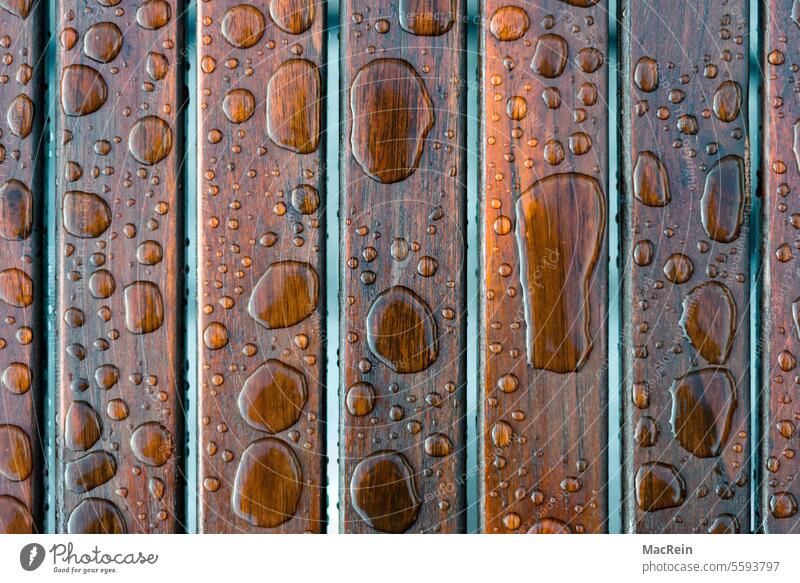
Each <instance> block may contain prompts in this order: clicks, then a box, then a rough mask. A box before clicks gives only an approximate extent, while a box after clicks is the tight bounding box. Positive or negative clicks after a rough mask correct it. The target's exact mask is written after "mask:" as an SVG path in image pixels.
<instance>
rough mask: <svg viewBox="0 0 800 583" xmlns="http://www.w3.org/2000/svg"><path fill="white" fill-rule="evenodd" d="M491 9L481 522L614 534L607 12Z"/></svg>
mask: <svg viewBox="0 0 800 583" xmlns="http://www.w3.org/2000/svg"><path fill="white" fill-rule="evenodd" d="M483 8H484V22H485V25H484V27H483V28H482V33H481V39H482V43H483V55H484V56H483V62H482V74H483V76H482V80H483V84H482V100H481V105H482V116H481V124H482V136H481V138H482V152H483V174H482V176H483V197H482V198H483V200H482V208H481V213H482V217H483V241H482V243H483V245H482V248H483V256H482V265H483V269H482V273H481V276H482V277H481V300H482V314H481V339H482V345H481V364H482V366H481V374H482V382H483V390H482V403H483V404H482V409H481V411H482V416H481V429H480V431H481V436H482V449H481V468H482V476H481V488H482V495H481V523H482V528H483V531H484V532H486V533H514V532H519V533H525V532H530V533H550V532H557V533H562V532H573V533H583V532H589V533H596V532H605V531H606V530H607V520H608V506H607V502H606V483H607V475H608V472H607V469H606V466H607V457H608V456H607V444H608V435H607V434H608V431H607V425H608V410H607V409H608V400H607V396H606V382H607V361H608V346H607V335H608V329H607V325H606V310H607V307H606V306H607V302H608V293H607V290H608V282H607V280H608V268H607V263H608V246H607V235H606V227H607V224H608V222H609V220H610V219H609V217H608V202H607V196H608V195H607V188H608V139H607V130H608V115H609V114H608V105H607V104H608V83H607V79H608V67H607V64H606V58H607V55H608V17H607V10H608V7H607V3H606V2H601V3H599V4H598V3H597V2H568V3H565V2H561V1H556V0H548V1H545V2H540V3H538V4H536V5H534V4H525V5H524V8H523V7H522V5H509V4H508V3H507V2H505V1H502V0H488V1H487V2H486V3H485V4H484V6H483Z"/></svg>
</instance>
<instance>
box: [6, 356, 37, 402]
mask: <svg viewBox="0 0 800 583" xmlns="http://www.w3.org/2000/svg"><path fill="white" fill-rule="evenodd" d="M3 386H5V388H7V389H8V390H9V391H11V392H12V393H14V394H15V395H23V394H25V393H27V392H28V391H29V390H30V388H31V369H30V368H29V367H28V365H27V364H23V363H21V362H12V363H11V364H9V365H8V366H7V367H6V369H5V370H4V371H3Z"/></svg>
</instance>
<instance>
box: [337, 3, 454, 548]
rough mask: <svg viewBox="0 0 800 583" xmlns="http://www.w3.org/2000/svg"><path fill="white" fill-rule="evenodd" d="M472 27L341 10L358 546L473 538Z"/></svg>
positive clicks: (345, 492) (346, 431) (442, 16)
mask: <svg viewBox="0 0 800 583" xmlns="http://www.w3.org/2000/svg"><path fill="white" fill-rule="evenodd" d="M434 11H435V12H436V13H435V14H434ZM464 14H465V2H464V1H463V0H458V1H455V0H453V1H451V2H435V3H429V2H422V3H420V2H405V1H404V2H400V3H397V2H390V1H387V0H381V1H380V2H364V1H362V0H348V1H347V2H344V3H342V15H341V19H342V29H341V35H342V54H341V56H342V60H341V62H342V74H341V115H342V122H343V123H342V129H341V131H342V142H341V148H342V164H341V197H342V198H341V200H342V202H341V207H340V219H341V237H342V239H341V274H342V279H341V288H340V297H341V312H340V322H341V323H340V335H341V336H340V348H341V349H340V366H341V371H342V372H341V387H340V390H341V401H340V402H341V417H340V423H341V428H340V447H341V453H340V456H341V458H340V468H341V470H340V489H341V494H340V509H341V514H340V517H341V521H340V529H341V530H342V531H344V532H348V533H375V532H392V533H400V532H410V533H416V532H442V533H452V532H464V530H465V528H466V513H465V509H466V474H465V470H466V447H467V442H466V417H465V415H466V412H467V403H466V387H465V385H466V352H465V349H466V338H465V331H466V315H465V306H466V297H465V295H466V288H465V285H466V277H465V276H466V274H465V268H466V259H465V257H466V254H465V251H466V241H465V240H464V236H465V233H466V217H467V215H466V208H465V202H466V157H465V147H466V130H465V113H466V93H467V87H466V84H465V78H466V77H465V75H466V70H465V65H466V56H465V53H464V48H465V41H466V27H465V24H464V18H463V16H464Z"/></svg>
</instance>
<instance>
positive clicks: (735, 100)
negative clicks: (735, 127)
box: [714, 79, 742, 122]
mask: <svg viewBox="0 0 800 583" xmlns="http://www.w3.org/2000/svg"><path fill="white" fill-rule="evenodd" d="M741 107H742V88H741V86H740V85H739V84H738V83H737V82H736V81H732V80H730V79H728V80H727V81H723V82H722V84H721V85H720V86H719V87H717V90H716V91H715V92H714V115H716V116H717V119H719V120H720V121H724V122H731V121H733V120H735V119H736V118H737V117H739V111H740V110H741Z"/></svg>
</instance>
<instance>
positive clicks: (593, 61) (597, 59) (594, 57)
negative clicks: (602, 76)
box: [575, 47, 604, 75]
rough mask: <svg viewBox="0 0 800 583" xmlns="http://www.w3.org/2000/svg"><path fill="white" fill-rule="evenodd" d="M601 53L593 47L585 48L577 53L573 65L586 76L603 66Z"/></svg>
mask: <svg viewBox="0 0 800 583" xmlns="http://www.w3.org/2000/svg"><path fill="white" fill-rule="evenodd" d="M603 60H604V59H603V53H601V52H600V51H599V50H597V49H596V48H594V47H586V48H583V49H581V50H580V51H578V54H577V55H576V56H575V64H576V65H578V68H579V69H580V70H581V71H583V72H584V73H586V74H587V75H589V74H591V73H594V72H595V71H597V70H598V69H599V68H600V67H601V66H602V65H603Z"/></svg>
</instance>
